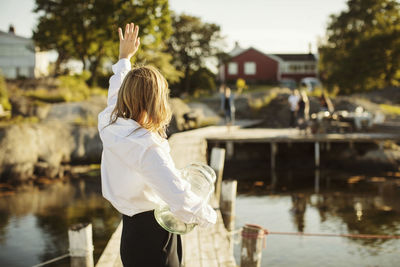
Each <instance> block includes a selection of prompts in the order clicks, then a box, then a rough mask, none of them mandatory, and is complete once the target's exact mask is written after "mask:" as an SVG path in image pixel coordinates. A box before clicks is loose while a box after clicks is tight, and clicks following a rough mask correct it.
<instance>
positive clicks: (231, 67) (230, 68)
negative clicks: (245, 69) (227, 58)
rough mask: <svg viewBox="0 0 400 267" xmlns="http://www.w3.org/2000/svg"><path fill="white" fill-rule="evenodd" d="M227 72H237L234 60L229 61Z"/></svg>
mask: <svg viewBox="0 0 400 267" xmlns="http://www.w3.org/2000/svg"><path fill="white" fill-rule="evenodd" d="M228 74H230V75H236V74H238V64H237V63H236V62H230V63H229V64H228Z"/></svg>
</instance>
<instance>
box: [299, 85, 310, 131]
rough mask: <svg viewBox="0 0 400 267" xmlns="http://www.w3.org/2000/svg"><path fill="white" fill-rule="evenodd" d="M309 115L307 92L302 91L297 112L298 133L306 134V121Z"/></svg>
mask: <svg viewBox="0 0 400 267" xmlns="http://www.w3.org/2000/svg"><path fill="white" fill-rule="evenodd" d="M309 113H310V101H309V100H308V96H307V92H306V91H305V90H302V91H301V93H300V100H299V102H298V110H297V126H298V128H299V130H300V131H305V133H307V128H308V119H309Z"/></svg>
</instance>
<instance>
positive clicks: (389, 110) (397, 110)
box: [379, 104, 400, 116]
mask: <svg viewBox="0 0 400 267" xmlns="http://www.w3.org/2000/svg"><path fill="white" fill-rule="evenodd" d="M379 106H380V108H381V109H382V111H383V112H384V113H386V114H391V115H396V116H400V106H397V105H387V104H380V105H379Z"/></svg>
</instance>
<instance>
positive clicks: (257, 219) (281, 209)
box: [235, 171, 400, 267]
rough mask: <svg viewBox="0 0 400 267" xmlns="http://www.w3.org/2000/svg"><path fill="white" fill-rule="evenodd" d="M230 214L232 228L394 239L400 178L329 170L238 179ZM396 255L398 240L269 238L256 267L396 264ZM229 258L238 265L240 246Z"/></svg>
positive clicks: (399, 230)
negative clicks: (233, 219) (253, 226)
mask: <svg viewBox="0 0 400 267" xmlns="http://www.w3.org/2000/svg"><path fill="white" fill-rule="evenodd" d="M239 178H240V177H239ZM236 214H237V217H236V227H241V226H243V225H244V224H246V223H254V224H259V225H262V226H264V227H265V228H267V229H268V230H270V231H277V232H304V233H330V234H348V233H349V234H377V235H400V179H399V177H391V176H387V175H375V176H367V175H360V174H346V173H343V172H330V171H321V172H320V173H318V175H316V173H314V171H311V172H308V173H307V172H303V173H301V172H283V173H281V172H279V173H276V174H275V176H274V175H270V176H269V177H265V178H264V179H260V180H250V179H247V180H240V179H239V182H238V197H237V201H236ZM399 251H400V240H399V239H355V238H343V237H306V236H303V237H301V236H282V235H269V236H268V237H267V248H266V249H265V250H263V254H262V257H263V258H262V266H315V267H317V266H352V265H354V266H398V263H399V262H400V254H399ZM235 258H236V261H237V262H238V263H239V262H240V245H236V246H235Z"/></svg>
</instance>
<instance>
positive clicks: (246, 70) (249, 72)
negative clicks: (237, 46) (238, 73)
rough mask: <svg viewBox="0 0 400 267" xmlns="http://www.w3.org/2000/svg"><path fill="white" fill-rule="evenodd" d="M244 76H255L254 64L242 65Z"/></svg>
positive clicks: (246, 63)
mask: <svg viewBox="0 0 400 267" xmlns="http://www.w3.org/2000/svg"><path fill="white" fill-rule="evenodd" d="M244 74H246V75H254V74H256V63H255V62H245V63H244Z"/></svg>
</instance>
